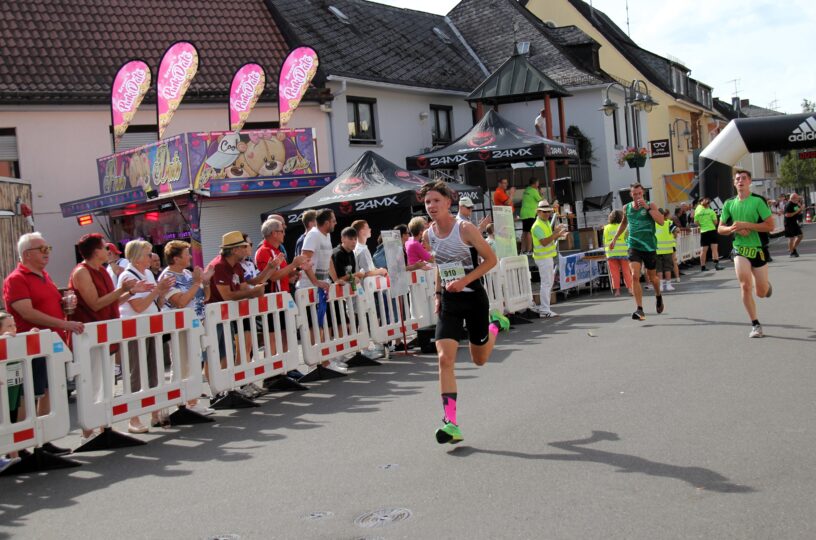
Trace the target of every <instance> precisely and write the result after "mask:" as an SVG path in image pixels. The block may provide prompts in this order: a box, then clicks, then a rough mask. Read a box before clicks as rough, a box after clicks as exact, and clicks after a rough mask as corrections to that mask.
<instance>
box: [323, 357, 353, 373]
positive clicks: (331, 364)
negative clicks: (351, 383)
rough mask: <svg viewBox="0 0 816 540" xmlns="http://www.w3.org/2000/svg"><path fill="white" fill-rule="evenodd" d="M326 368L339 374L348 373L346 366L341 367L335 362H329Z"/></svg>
mask: <svg viewBox="0 0 816 540" xmlns="http://www.w3.org/2000/svg"><path fill="white" fill-rule="evenodd" d="M328 368H329V369H332V370H334V371H337V372H339V373H348V366H342V365H340V362H337V361H335V360H332V361H331V362H329V365H328Z"/></svg>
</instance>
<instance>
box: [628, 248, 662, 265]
mask: <svg viewBox="0 0 816 540" xmlns="http://www.w3.org/2000/svg"><path fill="white" fill-rule="evenodd" d="M629 262H630V263H640V264H642V265H643V266H645V267H646V270H654V269H655V268H657V252H656V251H641V250H639V249H634V248H629Z"/></svg>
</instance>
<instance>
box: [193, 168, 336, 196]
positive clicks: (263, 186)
mask: <svg viewBox="0 0 816 540" xmlns="http://www.w3.org/2000/svg"><path fill="white" fill-rule="evenodd" d="M335 177H336V174H335V173H333V172H327V173H319V174H299V175H288V176H266V177H255V178H224V179H221V180H210V189H209V192H203V193H204V194H205V195H207V196H209V197H238V196H245V195H262V194H270V195H271V194H275V193H291V192H296V191H314V190H316V189H320V188H322V187H324V186H327V185H328V184H330V183H331V182H332V181H333V180H334V179H335Z"/></svg>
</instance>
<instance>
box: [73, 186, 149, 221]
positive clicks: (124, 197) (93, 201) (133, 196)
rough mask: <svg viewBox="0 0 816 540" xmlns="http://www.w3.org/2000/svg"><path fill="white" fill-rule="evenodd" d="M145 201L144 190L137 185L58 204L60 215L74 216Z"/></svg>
mask: <svg viewBox="0 0 816 540" xmlns="http://www.w3.org/2000/svg"><path fill="white" fill-rule="evenodd" d="M145 201H147V195H146V194H145V190H144V189H142V188H140V187H138V188H133V189H128V190H125V191H120V192H118V193H113V194H110V195H96V196H94V197H86V198H84V199H77V200H75V201H68V202H64V203H62V204H60V210H61V211H62V217H74V216H82V215H84V214H94V213H96V212H101V211H103V210H111V209H113V208H121V207H123V206H127V205H129V204H140V203H143V202H145Z"/></svg>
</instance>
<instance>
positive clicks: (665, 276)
mask: <svg viewBox="0 0 816 540" xmlns="http://www.w3.org/2000/svg"><path fill="white" fill-rule="evenodd" d="M661 213H663V211H662V209H661ZM676 229H677V227H676V226H675V225H674V222H673V221H672V220H670V219H668V218H666V219H664V220H663V224H662V225H657V224H655V237H656V238H657V277H658V278H660V290H661V291H673V290H674V287H673V286H672V283H671V275H672V270H674V257H673V256H672V253H674V248H675V246H677V241H676V240H675V238H674V234H675V230H676Z"/></svg>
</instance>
